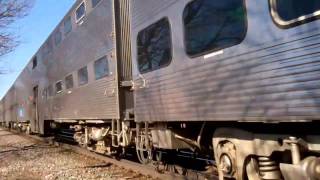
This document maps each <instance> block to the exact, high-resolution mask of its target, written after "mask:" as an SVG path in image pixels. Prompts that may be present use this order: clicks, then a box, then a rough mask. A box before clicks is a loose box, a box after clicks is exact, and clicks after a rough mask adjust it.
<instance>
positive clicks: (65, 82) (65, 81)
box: [64, 73, 74, 90]
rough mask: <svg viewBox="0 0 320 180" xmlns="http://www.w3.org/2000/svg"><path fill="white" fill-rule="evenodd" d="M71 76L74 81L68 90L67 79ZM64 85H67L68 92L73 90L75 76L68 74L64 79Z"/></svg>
mask: <svg viewBox="0 0 320 180" xmlns="http://www.w3.org/2000/svg"><path fill="white" fill-rule="evenodd" d="M70 76H71V79H72V87H70V88H68V87H67V78H68V77H70ZM64 84H65V87H66V90H70V89H73V88H74V77H73V74H72V73H71V74H68V75H66V76H65V77H64Z"/></svg>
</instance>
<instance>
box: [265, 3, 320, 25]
mask: <svg viewBox="0 0 320 180" xmlns="http://www.w3.org/2000/svg"><path fill="white" fill-rule="evenodd" d="M270 2H271V5H272V8H273V10H274V11H275V12H276V13H277V16H278V18H280V19H281V20H282V21H292V20H298V19H299V20H304V19H307V17H303V16H309V17H312V16H316V15H320V12H319V13H317V14H314V13H315V12H317V11H320V1H319V0H307V1H297V0H271V1H270ZM301 18H302V19H301Z"/></svg>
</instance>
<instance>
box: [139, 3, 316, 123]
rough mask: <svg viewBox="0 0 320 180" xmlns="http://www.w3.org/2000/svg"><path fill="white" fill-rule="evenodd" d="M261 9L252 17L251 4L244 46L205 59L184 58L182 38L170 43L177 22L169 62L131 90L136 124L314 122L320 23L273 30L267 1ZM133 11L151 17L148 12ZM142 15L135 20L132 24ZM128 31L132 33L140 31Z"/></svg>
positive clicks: (179, 30) (146, 76) (169, 11)
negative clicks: (159, 122)
mask: <svg viewBox="0 0 320 180" xmlns="http://www.w3.org/2000/svg"><path fill="white" fill-rule="evenodd" d="M140 2H142V1H140ZM161 2H163V1H161ZM246 2H247V4H249V5H252V4H254V3H255V2H254V1H253V0H250V1H246ZM163 6H165V5H161V6H160V7H163ZM261 6H262V8H264V11H259V14H258V15H257V14H254V11H255V10H254V8H256V9H259V8H257V7H258V6H251V7H250V6H249V7H250V8H251V9H250V8H249V10H248V14H249V15H248V16H249V26H248V29H249V30H248V36H247V38H246V39H245V40H244V41H243V43H241V44H240V45H237V46H234V47H232V48H228V49H225V50H224V53H223V54H221V55H218V56H214V57H213V58H208V59H204V57H203V56H201V57H198V58H190V57H187V56H186V55H185V52H184V49H182V47H183V46H181V42H183V40H182V39H181V38H180V37H179V38H178V39H176V38H177V36H179V35H180V34H178V33H177V32H179V33H181V32H182V30H181V28H182V27H177V25H181V24H180V23H179V22H180V21H181V20H180V21H179V22H177V25H176V26H173V34H174V35H175V36H174V37H173V39H174V45H175V49H174V53H173V54H174V59H173V62H172V64H170V65H169V66H168V67H167V68H163V69H160V70H157V71H154V72H151V73H149V74H148V73H147V74H143V76H144V78H145V79H146V82H147V87H146V88H143V89H137V90H136V92H135V100H136V101H135V108H136V109H135V110H136V119H137V121H203V120H208V121H233V120H235V121H261V120H264V121H269V120H270V121H271V120H279V121H290V120H311V119H312V120H316V119H320V86H319V83H320V50H319V47H320V34H319V32H320V30H319V22H314V23H313V24H312V23H311V24H309V25H304V26H300V27H297V28H296V29H298V30H296V29H295V28H293V29H291V30H288V31H285V30H282V29H279V28H277V27H276V25H274V24H273V22H272V20H271V19H270V15H269V12H268V5H267V2H264V3H262V4H260V8H261ZM168 9H169V8H168ZM174 11H178V12H180V9H174V10H168V12H166V11H164V12H162V14H168V15H169V17H170V18H171V19H170V20H171V21H172V18H173V17H174V15H171V14H172V12H174ZM136 13H140V14H143V15H144V16H149V14H148V12H147V11H143V12H142V11H140V12H136ZM144 13H145V14H144ZM133 14H135V13H133ZM143 15H139V16H138V15H133V17H134V21H137V22H136V23H135V24H139V22H141V21H140V16H143ZM135 16H136V17H135ZM177 19H179V18H177ZM174 20H176V19H174ZM261 22H264V23H263V24H261ZM171 23H172V24H176V23H175V22H171ZM150 24H151V22H150ZM136 28H141V27H140V26H139V25H137V27H136ZM177 29H178V30H177ZM261 29H263V31H259V30H261ZM134 31H135V34H137V31H138V29H137V30H134ZM294 31H296V32H294ZM286 33H290V34H292V35H291V36H288V35H286ZM262 34H263V35H262ZM177 44H178V45H177ZM181 52H183V53H184V55H181V54H182V53H181ZM177 57H178V58H180V59H175V58H177ZM181 57H183V58H181Z"/></svg>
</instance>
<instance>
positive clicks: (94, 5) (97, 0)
mask: <svg viewBox="0 0 320 180" xmlns="http://www.w3.org/2000/svg"><path fill="white" fill-rule="evenodd" d="M100 1H101V0H91V3H92V7H96V5H97V4H98V3H99V2H100Z"/></svg>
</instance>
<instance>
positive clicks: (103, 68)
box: [94, 56, 109, 80]
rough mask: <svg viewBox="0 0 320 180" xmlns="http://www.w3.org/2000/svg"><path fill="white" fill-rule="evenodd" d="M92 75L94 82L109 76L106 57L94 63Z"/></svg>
mask: <svg viewBox="0 0 320 180" xmlns="http://www.w3.org/2000/svg"><path fill="white" fill-rule="evenodd" d="M94 73H95V78H96V80H98V79H101V78H103V77H105V76H107V75H108V74H109V67H108V59H107V57H106V56H105V57H103V58H100V59H98V60H96V61H95V62H94Z"/></svg>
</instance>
